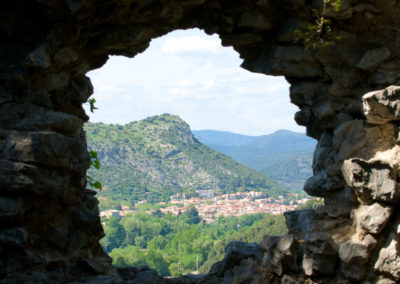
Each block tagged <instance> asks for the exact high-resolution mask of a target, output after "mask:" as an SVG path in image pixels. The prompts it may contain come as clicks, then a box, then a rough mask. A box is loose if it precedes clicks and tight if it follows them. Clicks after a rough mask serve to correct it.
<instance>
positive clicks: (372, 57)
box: [357, 47, 391, 71]
mask: <svg viewBox="0 0 400 284" xmlns="http://www.w3.org/2000/svg"><path fill="white" fill-rule="evenodd" d="M390 56H391V53H390V51H389V49H387V48H386V47H381V48H375V49H371V50H368V51H367V52H366V53H365V54H364V56H363V57H362V58H361V60H360V62H359V63H358V65H357V67H358V68H360V69H363V70H367V71H372V70H373V69H375V68H376V67H378V65H379V64H380V63H381V62H383V61H385V60H387V59H389V58H390Z"/></svg>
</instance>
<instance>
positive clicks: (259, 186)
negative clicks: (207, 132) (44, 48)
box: [85, 114, 287, 202]
mask: <svg viewBox="0 0 400 284" xmlns="http://www.w3.org/2000/svg"><path fill="white" fill-rule="evenodd" d="M85 132H86V137H87V143H88V148H89V149H91V150H95V151H97V152H98V156H99V159H100V162H101V164H102V167H101V168H100V170H94V169H90V170H89V175H90V176H92V177H93V178H94V179H96V180H99V181H101V182H102V183H103V186H105V190H103V192H101V193H100V195H105V196H107V195H108V196H112V198H120V199H126V200H130V201H132V202H135V201H138V200H148V201H153V202H157V201H164V200H167V199H168V198H169V196H171V195H173V194H176V193H180V192H186V193H187V194H188V195H190V194H195V191H196V190H201V189H218V191H220V192H222V193H232V192H236V191H250V190H256V191H262V192H264V193H266V194H267V195H268V196H278V195H286V194H287V192H286V190H285V189H283V188H282V187H281V186H280V185H279V184H277V183H276V182H274V181H272V180H271V179H269V178H267V177H266V176H265V175H263V174H261V173H259V172H257V171H255V170H253V169H251V168H248V167H246V166H244V165H242V164H240V163H238V162H237V161H235V160H233V159H232V158H230V157H228V156H226V155H224V154H221V153H219V152H217V151H215V150H213V149H211V148H210V147H208V146H206V145H204V144H202V143H200V142H199V141H198V140H197V139H196V138H195V137H194V136H193V134H192V132H191V131H190V127H189V125H188V124H187V123H186V122H184V121H183V120H181V119H180V118H179V117H178V116H175V115H170V114H163V115H158V116H152V117H149V118H147V119H144V120H141V121H137V122H131V123H128V124H126V125H113V124H111V125H108V124H104V123H88V124H86V125H85ZM223 139H225V143H229V140H232V139H228V138H226V137H225V138H223ZM223 139H220V141H222V140H223ZM241 143H242V142H241ZM241 145H244V144H241Z"/></svg>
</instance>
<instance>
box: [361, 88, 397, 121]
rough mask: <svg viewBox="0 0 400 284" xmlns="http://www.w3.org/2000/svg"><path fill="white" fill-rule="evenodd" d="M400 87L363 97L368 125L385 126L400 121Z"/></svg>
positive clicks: (370, 93)
mask: <svg viewBox="0 0 400 284" xmlns="http://www.w3.org/2000/svg"><path fill="white" fill-rule="evenodd" d="M399 99H400V86H389V87H387V88H386V89H383V90H379V91H374V92H369V93H367V94H365V95H364V96H363V97H362V100H363V110H364V115H365V116H366V118H367V120H368V123H372V124H385V123H388V122H390V121H397V120H400V100H399Z"/></svg>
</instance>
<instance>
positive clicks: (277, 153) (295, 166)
mask: <svg viewBox="0 0 400 284" xmlns="http://www.w3.org/2000/svg"><path fill="white" fill-rule="evenodd" d="M193 133H194V135H195V136H196V137H198V139H200V141H202V142H203V143H204V144H206V145H207V146H209V147H211V148H213V149H214V150H217V151H219V152H221V153H223V154H225V155H228V156H230V157H232V158H233V159H235V160H236V161H238V162H240V163H242V164H244V165H246V166H248V167H250V168H253V169H255V170H257V171H260V172H261V173H263V174H265V175H267V176H268V177H272V178H273V179H274V180H276V181H277V182H278V183H279V184H281V185H282V186H284V187H285V188H286V189H295V190H301V189H302V187H303V185H304V183H305V181H306V179H307V178H308V177H310V176H311V175H312V167H311V164H312V157H313V152H314V149H315V146H316V141H315V140H314V139H312V138H309V137H307V136H306V135H305V134H303V133H299V132H293V131H290V130H285V129H281V130H277V131H275V132H274V133H271V134H267V135H260V136H246V141H244V140H243V139H242V140H241V141H242V142H243V143H232V142H230V143H224V141H225V140H226V139H227V138H226V137H224V135H225V133H226V132H224V131H222V132H219V131H213V132H209V130H200V131H193ZM203 133H207V134H208V135H207V136H204V134H203ZM213 134H214V135H215V136H214V137H213V136H212V135H213ZM202 135H203V136H204V137H205V138H203V136H202ZM237 135H239V136H235V133H229V137H230V138H235V137H240V138H241V136H242V134H237ZM278 169H279V170H278Z"/></svg>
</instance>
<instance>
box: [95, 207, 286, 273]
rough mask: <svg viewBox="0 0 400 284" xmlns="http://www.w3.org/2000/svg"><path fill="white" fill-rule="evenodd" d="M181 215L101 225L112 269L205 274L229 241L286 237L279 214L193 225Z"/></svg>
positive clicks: (143, 215)
mask: <svg viewBox="0 0 400 284" xmlns="http://www.w3.org/2000/svg"><path fill="white" fill-rule="evenodd" d="M189 212H190V211H186V212H185V213H183V214H182V215H178V216H174V215H171V214H167V215H164V216H163V215H162V214H161V215H160V214H159V213H157V211H155V212H154V213H153V214H146V213H139V214H134V215H130V216H127V217H125V218H123V219H121V220H120V221H119V220H118V219H115V218H113V217H111V218H110V219H108V220H105V233H106V237H105V238H104V239H102V241H101V243H102V245H103V247H104V248H105V249H106V251H107V252H110V256H111V257H112V258H113V264H114V265H117V266H136V267H141V266H145V265H147V266H150V267H152V268H154V269H156V270H157V271H158V273H160V274H161V275H164V276H169V275H172V276H178V275H181V274H186V273H189V272H193V271H195V270H196V269H197V267H196V264H198V265H199V272H201V273H206V272H208V271H209V269H210V268H211V266H212V264H214V263H215V262H217V261H220V260H222V258H223V257H224V255H225V247H226V245H227V244H228V243H229V242H230V241H233V240H237V241H245V242H250V243H252V242H257V243H259V242H261V241H262V238H263V236H264V235H266V234H269V235H283V234H285V233H287V228H286V225H285V221H284V217H283V215H276V216H275V215H269V214H254V215H243V216H240V217H236V216H231V217H222V216H221V217H220V218H219V219H218V221H217V222H213V223H203V222H200V220H199V219H197V220H194V219H193V214H192V215H191V214H190V213H189Z"/></svg>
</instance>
